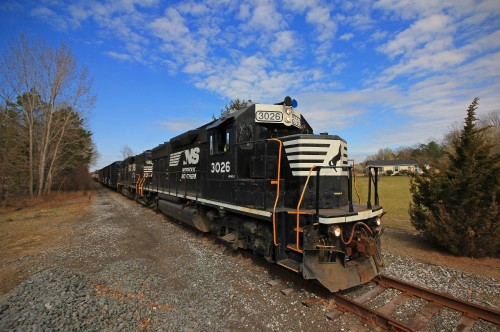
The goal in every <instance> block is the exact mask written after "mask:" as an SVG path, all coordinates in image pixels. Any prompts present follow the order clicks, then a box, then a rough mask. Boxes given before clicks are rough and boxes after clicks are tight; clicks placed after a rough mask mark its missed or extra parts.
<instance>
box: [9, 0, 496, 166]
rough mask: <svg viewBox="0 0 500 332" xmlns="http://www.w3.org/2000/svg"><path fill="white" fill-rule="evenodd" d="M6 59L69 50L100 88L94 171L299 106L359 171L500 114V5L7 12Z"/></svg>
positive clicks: (157, 5)
mask: <svg viewBox="0 0 500 332" xmlns="http://www.w3.org/2000/svg"><path fill="white" fill-rule="evenodd" d="M0 18H1V19H0V51H1V52H3V51H4V49H5V47H6V44H7V43H8V42H9V41H11V40H16V39H18V38H19V36H20V34H21V33H23V34H24V35H25V36H27V37H28V38H30V39H37V38H41V39H43V40H45V41H47V42H48V43H49V44H51V45H53V46H57V45H58V44H59V42H60V41H64V42H66V43H67V45H68V46H69V47H70V48H71V49H72V50H73V52H74V55H75V56H76V58H77V60H78V63H79V64H80V65H82V66H86V67H87V68H88V69H89V70H90V72H91V74H92V76H93V77H94V92H95V94H96V95H97V102H96V106H95V108H94V109H93V110H92V111H91V113H90V114H88V117H87V122H88V127H89V129H90V130H91V131H92V132H93V137H94V141H95V143H96V145H97V148H98V150H99V153H100V155H101V157H100V159H99V162H98V164H97V167H102V166H105V165H107V164H109V163H110V162H112V161H115V160H119V159H121V156H120V149H121V147H122V146H123V145H125V144H127V145H129V146H130V147H131V148H132V149H133V150H134V152H135V153H140V152H142V151H144V150H146V149H149V148H153V147H155V146H157V145H158V144H160V143H162V142H164V141H168V140H169V139H170V138H171V137H173V136H175V135H177V134H179V133H181V132H183V131H185V130H188V129H192V128H195V127H197V126H200V125H202V124H204V123H206V122H209V121H210V120H211V118H212V115H216V116H217V115H219V114H220V110H221V109H222V108H223V107H224V105H226V104H227V103H228V102H229V100H230V99H231V98H236V97H239V98H242V99H252V100H253V101H254V102H259V103H275V102H278V101H281V100H283V97H284V96H286V95H290V96H291V97H292V98H294V99H296V100H297V101H298V103H299V107H298V110H299V111H300V112H301V113H302V114H303V115H304V116H305V117H306V119H307V120H308V121H309V123H310V124H311V125H312V127H313V128H314V129H315V131H316V132H317V133H319V132H324V131H327V132H329V133H330V134H337V135H339V136H341V137H343V138H344V139H346V140H347V141H348V144H349V152H350V156H351V157H354V158H356V159H357V161H363V159H364V158H365V157H366V155H368V154H373V153H375V152H376V151H377V150H378V149H380V148H384V147H393V148H394V147H399V146H405V145H413V144H416V143H424V142H427V141H428V140H429V139H431V138H434V139H441V138H442V137H443V135H444V134H445V133H446V132H447V131H448V130H449V129H450V126H451V125H452V124H453V123H454V122H457V121H462V120H463V118H464V117H465V110H466V109H467V107H468V105H469V104H470V102H471V101H472V99H473V98H474V97H479V98H480V107H479V110H478V113H479V114H483V113H487V112H490V111H493V110H498V109H500V79H499V78H500V1H498V0H485V1H472V0H457V1H439V0H420V1H409V0H380V1H365V0H360V1H352V2H350V1H320V0H318V1H314V0H290V1H270V0H250V1H233V0H219V1H216V0H208V1H158V0H123V1H75V2H72V1H60V0H38V1H9V0H7V1H5V0H0Z"/></svg>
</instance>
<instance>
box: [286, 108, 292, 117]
mask: <svg viewBox="0 0 500 332" xmlns="http://www.w3.org/2000/svg"><path fill="white" fill-rule="evenodd" d="M285 112H286V114H288V115H290V114H292V109H291V108H290V107H287V108H286V109H285Z"/></svg>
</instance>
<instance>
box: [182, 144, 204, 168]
mask: <svg viewBox="0 0 500 332" xmlns="http://www.w3.org/2000/svg"><path fill="white" fill-rule="evenodd" d="M184 155H185V156H186V158H185V159H184V161H183V162H182V164H183V165H188V164H189V165H195V164H197V163H198V161H199V160H200V148H198V147H196V148H192V149H191V150H184Z"/></svg>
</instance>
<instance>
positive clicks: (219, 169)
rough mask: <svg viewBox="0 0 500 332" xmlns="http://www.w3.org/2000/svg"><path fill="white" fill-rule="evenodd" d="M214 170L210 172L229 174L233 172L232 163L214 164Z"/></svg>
mask: <svg viewBox="0 0 500 332" xmlns="http://www.w3.org/2000/svg"><path fill="white" fill-rule="evenodd" d="M211 165H212V169H211V170H210V172H212V173H229V172H230V171H231V162H230V161H222V162H216V163H212V164H211Z"/></svg>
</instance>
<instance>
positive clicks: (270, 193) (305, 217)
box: [98, 97, 384, 292]
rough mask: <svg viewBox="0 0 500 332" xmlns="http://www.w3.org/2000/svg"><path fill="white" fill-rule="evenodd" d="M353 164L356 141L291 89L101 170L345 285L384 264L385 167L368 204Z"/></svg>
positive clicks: (178, 211) (202, 223) (250, 245)
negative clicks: (328, 124) (381, 189)
mask: <svg viewBox="0 0 500 332" xmlns="http://www.w3.org/2000/svg"><path fill="white" fill-rule="evenodd" d="M352 172H353V169H352V165H350V164H349V162H348V160H347V143H346V141H345V140H343V139H342V138H340V137H339V136H335V135H328V134H326V133H323V134H319V135H315V134H313V130H312V128H311V127H310V125H309V124H308V123H307V121H306V120H305V119H304V117H303V116H302V115H301V114H300V113H299V112H298V111H297V110H296V102H295V101H294V100H292V99H291V98H290V97H286V98H285V100H284V101H283V102H281V103H278V104H274V105H267V104H252V105H249V106H248V107H246V108H245V109H241V110H231V111H228V112H226V113H225V114H223V115H222V116H221V117H220V118H219V119H217V120H214V121H212V122H210V123H208V124H206V125H204V126H201V127H199V128H198V129H194V130H190V131H188V132H186V133H184V134H181V135H179V136H176V137H174V138H172V139H171V140H170V141H169V142H165V143H163V144H160V145H159V146H157V147H155V148H154V149H152V150H148V151H145V152H143V153H142V154H139V155H137V156H135V157H129V158H127V159H125V160H124V161H121V162H115V163H113V164H111V165H109V166H107V167H105V168H104V169H102V170H100V171H99V172H98V175H99V181H101V182H104V183H105V184H107V185H108V186H111V187H113V188H116V189H117V190H118V191H119V192H121V193H123V194H124V195H127V196H129V197H130V198H133V199H135V200H137V201H139V202H141V203H142V204H145V205H150V206H153V207H155V208H157V209H158V210H160V211H162V212H163V213H165V214H167V215H169V216H172V217H174V218H176V219H179V220H181V221H182V222H184V223H186V224H189V225H191V226H193V227H195V228H197V229H198V230H200V231H202V232H212V233H214V234H215V235H216V236H217V237H219V238H220V239H222V240H224V241H226V242H228V243H230V244H231V245H232V246H233V248H235V249H236V248H244V249H250V250H253V252H254V253H256V254H260V255H263V256H264V257H265V258H266V259H268V260H269V261H272V262H275V263H276V264H278V265H281V266H283V267H285V268H287V269H290V270H292V271H295V272H297V273H300V274H302V276H303V277H304V278H305V279H315V280H317V281H318V282H319V283H321V284H322V285H323V286H325V287H326V288H328V289H329V290H330V291H332V292H335V291H338V290H341V289H346V288H349V287H353V286H356V285H359V284H362V283H365V282H368V281H369V280H371V279H372V278H374V277H375V276H377V275H378V274H380V273H381V272H382V270H383V268H384V262H383V260H382V258H381V255H380V235H381V230H380V228H379V227H378V226H379V225H380V218H381V217H382V215H383V210H382V207H381V206H379V202H378V193H377V172H376V169H375V170H370V171H369V179H368V181H369V189H368V191H369V194H368V196H369V198H368V202H367V204H366V205H359V204H356V203H355V202H353V186H352V179H353V176H352V175H353V173H352ZM101 174H103V175H106V176H107V177H105V178H101ZM372 197H373V204H372Z"/></svg>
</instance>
